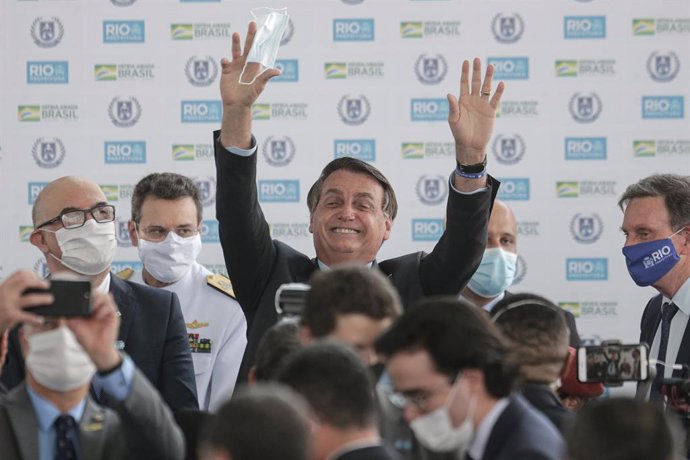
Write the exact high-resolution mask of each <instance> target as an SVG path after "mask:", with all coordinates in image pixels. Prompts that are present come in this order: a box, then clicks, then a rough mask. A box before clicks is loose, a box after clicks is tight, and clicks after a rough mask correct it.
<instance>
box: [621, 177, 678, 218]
mask: <svg viewBox="0 0 690 460" xmlns="http://www.w3.org/2000/svg"><path fill="white" fill-rule="evenodd" d="M657 196H660V197H663V198H664V203H665V204H666V209H667V210H668V214H669V217H670V219H671V222H670V224H671V228H672V229H673V230H674V231H675V230H678V229H680V228H682V227H683V226H685V225H690V176H681V175H679V174H653V175H651V176H648V177H645V178H644V179H641V180H639V181H638V182H636V183H635V184H632V185H628V188H626V189H625V192H623V196H621V198H620V200H618V206H619V207H620V208H621V209H622V210H623V211H625V207H626V206H627V205H628V203H629V202H630V200H632V199H635V198H647V197H657Z"/></svg>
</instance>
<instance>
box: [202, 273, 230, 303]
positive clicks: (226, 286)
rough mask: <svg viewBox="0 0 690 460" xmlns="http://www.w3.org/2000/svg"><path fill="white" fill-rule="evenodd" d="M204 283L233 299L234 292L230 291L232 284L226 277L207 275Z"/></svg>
mask: <svg viewBox="0 0 690 460" xmlns="http://www.w3.org/2000/svg"><path fill="white" fill-rule="evenodd" d="M206 282H207V284H208V285H209V286H211V287H212V288H214V289H216V290H218V291H220V292H222V293H223V294H225V295H227V296H228V297H232V298H233V299H234V298H235V291H234V290H233V289H232V283H231V282H230V279H229V278H228V277H227V276H223V275H219V274H216V275H208V276H207V277H206Z"/></svg>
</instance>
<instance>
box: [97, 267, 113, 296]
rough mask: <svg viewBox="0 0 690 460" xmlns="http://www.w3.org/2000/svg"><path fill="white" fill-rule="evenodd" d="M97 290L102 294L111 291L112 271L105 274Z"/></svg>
mask: <svg viewBox="0 0 690 460" xmlns="http://www.w3.org/2000/svg"><path fill="white" fill-rule="evenodd" d="M96 291H97V292H98V293H100V294H107V293H108V292H109V291H110V272H108V274H107V275H105V278H103V282H102V283H101V284H99V285H98V286H97V287H96Z"/></svg>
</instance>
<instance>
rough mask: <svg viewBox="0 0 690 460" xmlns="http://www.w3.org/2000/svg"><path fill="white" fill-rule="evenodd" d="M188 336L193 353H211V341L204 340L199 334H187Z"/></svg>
mask: <svg viewBox="0 0 690 460" xmlns="http://www.w3.org/2000/svg"><path fill="white" fill-rule="evenodd" d="M187 336H188V337H189V349H190V350H191V351H192V353H211V339H206V338H202V337H201V336H200V335H199V334H187Z"/></svg>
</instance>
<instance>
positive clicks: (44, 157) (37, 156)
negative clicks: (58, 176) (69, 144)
mask: <svg viewBox="0 0 690 460" xmlns="http://www.w3.org/2000/svg"><path fill="white" fill-rule="evenodd" d="M31 153H32V155H33V157H34V161H35V162H36V164H37V165H38V166H40V167H41V168H46V169H52V168H57V167H58V166H60V163H62V160H64V159H65V145H64V144H63V143H62V141H61V140H60V139H58V138H57V137H54V138H52V139H50V140H46V139H44V138H43V137H39V138H38V139H36V142H34V145H33V147H31Z"/></svg>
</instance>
